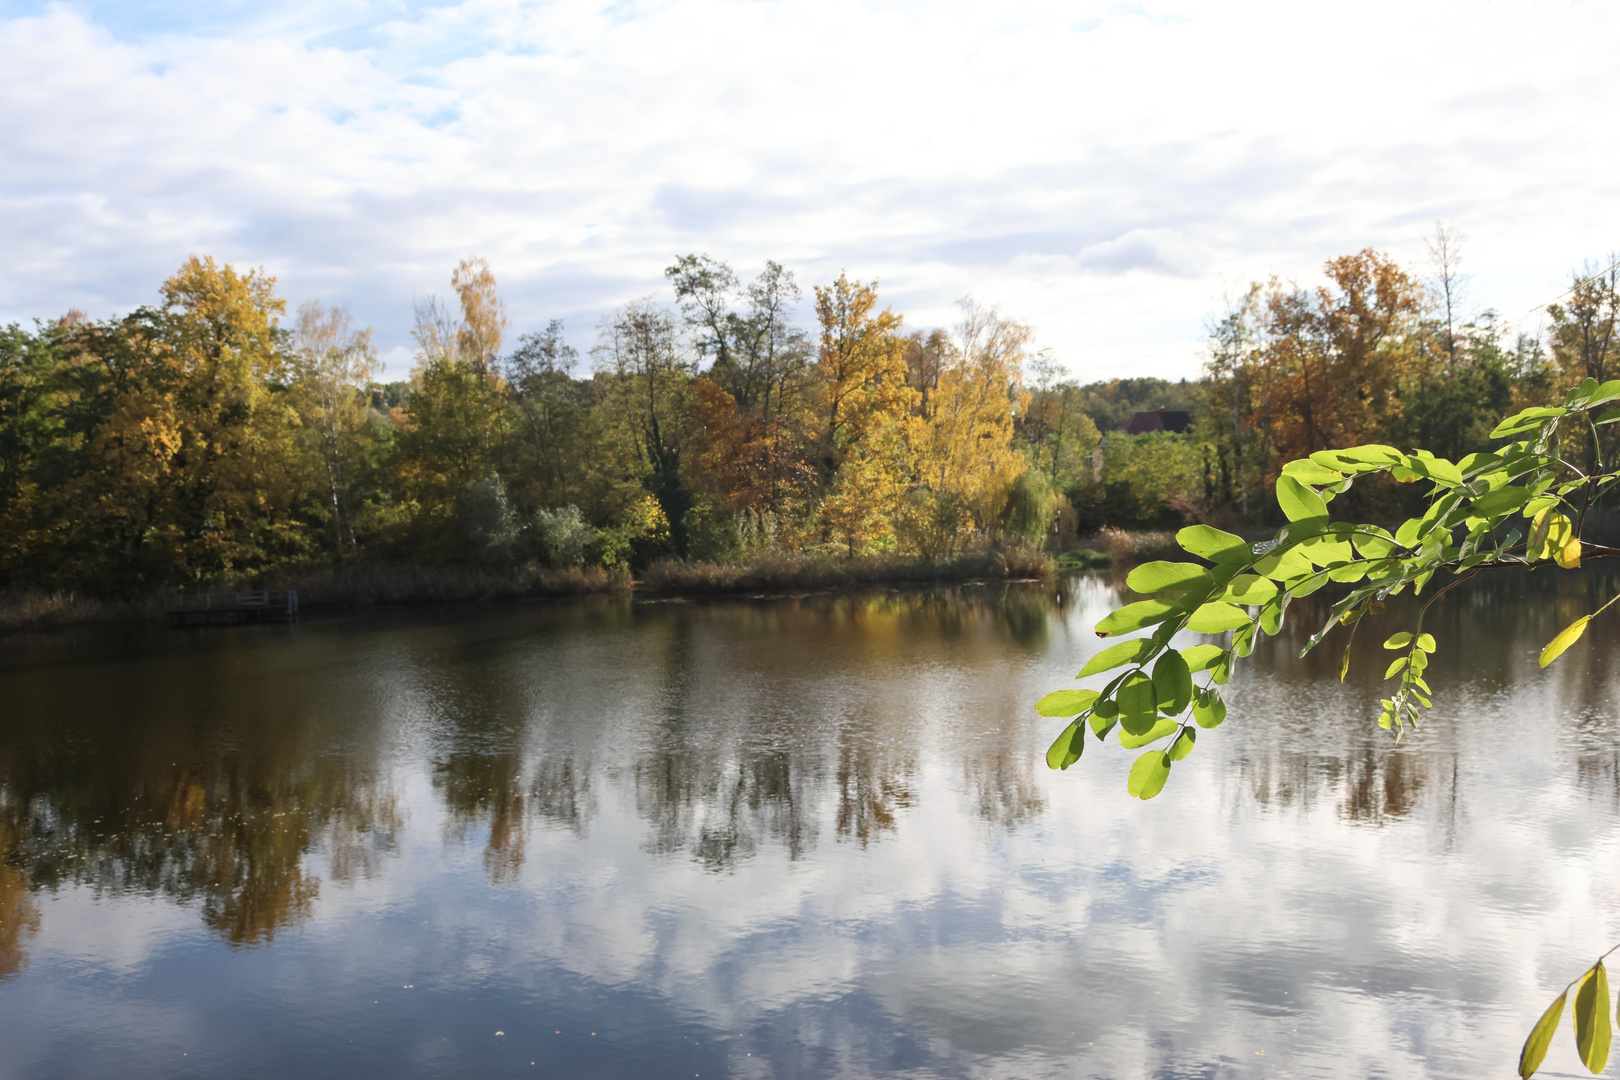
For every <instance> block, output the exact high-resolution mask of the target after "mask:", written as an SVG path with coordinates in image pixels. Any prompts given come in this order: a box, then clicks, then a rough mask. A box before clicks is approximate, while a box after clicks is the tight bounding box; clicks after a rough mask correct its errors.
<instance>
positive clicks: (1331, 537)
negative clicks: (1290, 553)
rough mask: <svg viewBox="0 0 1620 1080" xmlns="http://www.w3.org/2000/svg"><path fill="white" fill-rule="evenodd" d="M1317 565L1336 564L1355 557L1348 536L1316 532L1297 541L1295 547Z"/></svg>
mask: <svg viewBox="0 0 1620 1080" xmlns="http://www.w3.org/2000/svg"><path fill="white" fill-rule="evenodd" d="M1296 550H1298V551H1299V552H1300V554H1302V555H1304V556H1305V557H1306V558H1307V559H1309V560H1310V561H1311V562H1312V563H1314V564H1315V565H1317V566H1324V567H1326V566H1337V565H1338V564H1340V563H1347V562H1349V561H1350V560H1351V559H1353V558H1355V557H1356V554H1355V552H1354V551H1351V550H1350V541H1349V539H1348V538H1346V537H1344V536H1341V535H1339V534H1338V533H1331V532H1325V533H1318V534H1317V535H1316V536H1312V537H1308V538H1307V539H1304V540H1301V541H1300V542H1299V547H1298V548H1297V549H1296Z"/></svg>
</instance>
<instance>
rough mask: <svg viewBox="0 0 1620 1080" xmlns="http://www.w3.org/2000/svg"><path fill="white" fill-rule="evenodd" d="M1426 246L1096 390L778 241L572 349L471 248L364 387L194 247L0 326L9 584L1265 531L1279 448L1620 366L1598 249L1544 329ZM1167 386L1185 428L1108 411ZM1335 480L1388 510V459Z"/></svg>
mask: <svg viewBox="0 0 1620 1080" xmlns="http://www.w3.org/2000/svg"><path fill="white" fill-rule="evenodd" d="M1435 253H1436V267H1435V269H1434V272H1433V273H1432V274H1427V275H1424V274H1420V273H1418V272H1416V271H1413V270H1411V269H1408V268H1404V267H1402V266H1400V265H1399V264H1397V263H1396V262H1395V261H1393V260H1392V259H1390V258H1388V257H1387V256H1385V255H1382V254H1380V253H1378V252H1375V251H1371V250H1367V251H1362V252H1360V253H1358V254H1354V255H1347V256H1344V257H1342V258H1338V259H1334V260H1332V261H1330V262H1329V263H1327V264H1326V266H1325V267H1324V271H1325V274H1324V278H1325V279H1324V281H1323V283H1322V284H1320V285H1317V286H1314V287H1304V286H1300V285H1296V284H1292V283H1285V282H1282V281H1278V280H1275V279H1273V280H1270V281H1266V282H1259V283H1256V284H1254V285H1253V286H1251V287H1250V288H1249V289H1248V290H1247V291H1246V292H1245V293H1244V294H1243V295H1242V296H1241V297H1240V298H1239V299H1238V300H1237V301H1236V302H1235V303H1234V304H1232V305H1231V306H1230V308H1229V309H1228V310H1226V311H1224V312H1222V313H1220V314H1219V315H1218V316H1216V317H1215V318H1213V319H1212V320H1211V324H1210V330H1209V340H1208V344H1207V350H1206V356H1205V360H1206V363H1205V367H1204V373H1203V376H1202V377H1201V378H1200V379H1198V380H1197V381H1190V380H1189V381H1182V382H1174V383H1172V382H1166V381H1163V380H1159V379H1147V378H1143V379H1113V380H1108V381H1105V382H1095V383H1090V384H1087V385H1079V384H1077V383H1076V382H1074V381H1071V380H1066V379H1064V378H1063V377H1062V375H1063V373H1064V368H1063V366H1062V364H1061V363H1060V359H1059V358H1057V357H1054V356H1052V355H1051V354H1050V353H1048V352H1046V351H1034V350H1033V346H1032V342H1033V338H1034V334H1033V330H1032V329H1031V327H1030V326H1028V325H1027V324H1025V323H1022V322H1019V321H1017V320H1015V319H1013V318H1009V317H1008V316H1006V315H1004V314H1003V313H1002V312H1000V311H999V310H997V309H996V308H993V307H986V306H983V305H981V304H978V303H976V302H974V301H972V300H963V301H961V303H960V313H961V314H960V321H959V322H958V323H957V324H956V325H955V326H953V327H951V328H949V329H921V330H911V329H908V328H907V327H906V325H905V323H904V321H903V319H902V317H901V316H900V315H899V314H897V313H895V312H894V311H892V310H890V309H889V308H887V307H883V306H882V305H881V301H880V299H879V296H878V291H877V284H876V282H871V283H868V282H863V281H860V280H857V279H854V278H851V277H849V276H848V275H843V276H840V277H839V278H838V279H837V280H836V281H834V282H832V283H831V284H828V285H826V286H816V287H814V288H813V289H812V295H811V296H810V297H808V298H807V297H804V296H803V295H801V292H800V289H799V287H798V285H797V284H796V282H795V280H794V277H793V275H792V274H791V273H790V272H789V271H787V270H786V269H784V268H783V267H782V266H780V265H778V264H776V263H774V262H767V263H766V264H765V267H764V269H763V270H762V271H761V272H760V273H759V274H758V275H757V276H756V277H754V278H752V279H751V280H743V279H741V278H739V277H738V276H737V275H736V274H735V273H734V272H733V270H732V269H731V268H730V267H729V266H727V265H726V264H725V263H723V262H720V261H718V260H714V259H711V258H709V257H707V256H701V255H689V256H685V257H683V258H680V259H678V260H676V262H675V263H674V264H673V265H672V266H670V267H669V268H668V270H667V271H666V275H667V278H668V280H669V284H670V287H671V293H670V295H669V296H668V297H667V301H668V302H658V301H656V300H653V299H649V300H645V301H638V302H635V303H632V304H628V305H626V306H625V307H623V308H621V309H619V310H617V311H615V312H613V313H611V314H610V315H608V316H607V317H605V318H604V319H603V320H602V322H601V324H600V326H599V328H598V331H597V336H596V344H595V345H594V347H593V348H592V349H591V350H590V355H589V357H588V358H581V357H580V356H578V355H577V354H576V352H575V350H573V349H572V348H570V347H569V346H568V345H567V344H566V342H565V340H564V337H563V327H562V324H561V323H560V322H557V321H552V322H551V323H550V325H549V326H547V327H546V329H544V330H541V331H539V332H536V333H530V334H525V335H523V336H521V337H519V338H518V339H517V340H516V341H509V340H508V334H507V329H508V325H509V322H508V317H507V313H506V309H505V306H504V304H503V302H502V300H501V298H500V295H499V292H498V289H497V285H496V280H495V277H494V275H493V273H492V272H491V270H490V268H489V266H488V265H487V264H486V263H485V262H484V261H483V260H482V259H477V258H473V259H468V260H465V261H463V262H462V263H461V265H460V266H459V267H457V268H456V270H455V272H454V274H453V275H452V277H451V285H452V288H453V294H454V299H453V300H452V301H450V302H444V301H441V300H439V299H436V298H435V299H429V300H427V301H424V302H419V303H418V304H417V306H416V312H415V326H414V331H413V333H414V339H415V342H416V346H417V351H416V360H415V364H414V367H413V370H412V371H411V373H410V377H409V378H408V379H407V380H404V381H400V382H391V383H387V384H383V383H380V382H378V381H377V378H376V376H377V372H378V366H379V365H378V360H377V354H376V350H375V348H374V347H373V344H372V340H371V331H370V330H369V329H362V328H359V327H357V326H356V325H355V324H354V322H353V320H352V319H351V317H350V316H349V314H348V313H347V312H346V311H345V310H344V309H342V308H334V307H329V306H326V305H324V304H322V303H321V302H320V301H319V300H310V301H307V302H305V303H304V304H302V305H301V306H300V307H299V308H298V309H297V311H296V312H295V313H294V314H293V316H292V317H291V318H290V319H288V318H287V317H286V305H285V302H284V301H283V300H282V299H281V298H279V297H278V296H277V295H276V293H275V282H274V280H273V279H272V278H269V277H267V276H265V274H264V273H263V272H262V271H258V270H250V271H245V272H244V271H239V270H237V269H235V268H233V267H231V266H229V265H226V266H221V265H218V264H216V262H215V261H214V260H213V259H211V258H195V257H194V258H192V259H190V260H188V261H187V262H186V264H185V265H184V266H182V267H181V268H180V269H179V270H178V271H177V272H176V273H175V274H174V276H172V277H171V278H169V280H168V281H166V282H164V283H163V285H162V287H161V289H160V290H159V294H158V301H157V303H155V304H154V305H152V306H150V307H143V308H140V309H138V310H136V311H134V312H131V313H130V314H128V315H125V316H123V317H120V318H111V319H106V320H101V321H97V320H94V319H91V318H89V317H87V316H86V315H84V314H83V313H81V312H77V311H74V312H69V313H68V314H67V315H65V316H63V317H61V318H57V319H54V320H51V321H48V322H45V321H41V322H36V323H35V324H34V326H33V328H32V329H29V328H25V327H22V326H19V325H15V324H13V325H11V326H9V327H7V328H5V329H4V330H3V331H0V585H3V586H4V587H6V588H10V589H79V590H84V591H85V592H87V593H93V594H99V595H105V596H129V595H136V594H140V593H142V592H149V591H151V590H153V589H157V588H166V587H175V586H195V585H207V584H214V583H237V582H245V581H251V580H253V579H255V578H256V577H260V576H262V575H264V574H266V573H270V572H274V571H278V570H285V569H287V568H296V567H302V566H313V565H330V564H335V563H344V562H348V561H358V562H364V563H373V564H384V563H411V564H418V565H427V566H433V565H464V564H480V565H490V566H513V565H532V564H540V565H547V566H552V567H570V566H583V565H601V566H607V567H618V566H629V567H634V568H641V567H645V566H647V565H649V564H650V563H652V562H653V561H656V560H659V559H664V558H677V559H689V560H708V561H714V562H722V563H730V564H733V565H742V564H746V563H748V562H749V561H751V560H755V559H758V558H760V557H762V556H763V555H766V554H769V553H773V552H790V553H800V554H819V555H823V556H825V557H841V556H848V555H861V554H872V553H880V552H888V553H895V554H899V555H909V556H913V557H915V558H917V559H919V560H925V561H938V560H943V559H947V558H949V557H951V556H953V555H955V554H958V553H961V552H965V551H972V550H980V551H982V550H985V549H986V548H991V547H995V546H998V545H1013V544H1021V545H1036V546H1046V547H1048V548H1053V547H1063V546H1067V545H1072V544H1074V543H1075V542H1077V541H1078V540H1079V539H1080V538H1082V537H1085V536H1087V535H1089V534H1091V533H1094V532H1095V531H1097V530H1098V529H1100V528H1102V527H1104V526H1112V527H1115V528H1122V529H1150V528H1162V527H1169V526H1174V525H1177V524H1180V523H1183V522H1186V521H1191V520H1214V521H1219V522H1222V523H1225V524H1227V525H1229V526H1234V527H1235V526H1240V525H1242V524H1244V523H1250V524H1256V525H1258V524H1263V523H1265V522H1266V521H1267V514H1268V513H1270V512H1273V511H1272V510H1271V509H1270V502H1271V500H1270V499H1269V484H1270V482H1271V481H1272V480H1273V479H1274V478H1275V477H1276V475H1277V472H1278V470H1279V469H1280V467H1281V465H1282V464H1283V463H1284V462H1285V461H1288V460H1290V459H1292V458H1294V457H1298V456H1301V455H1304V454H1307V453H1309V452H1311V451H1313V450H1318V449H1328V448H1335V447H1342V446H1346V445H1351V444H1355V443H1361V442H1384V443H1393V444H1397V445H1399V446H1402V447H1403V448H1410V447H1422V448H1426V449H1428V450H1431V451H1433V452H1434V453H1436V454H1440V455H1442V456H1449V457H1456V456H1459V455H1461V454H1463V453H1466V452H1468V451H1471V450H1476V449H1481V448H1484V447H1485V446H1486V445H1487V444H1488V438H1487V436H1488V433H1489V432H1490V430H1491V428H1492V427H1493V426H1494V425H1495V424H1496V422H1497V421H1498V420H1499V419H1500V418H1501V417H1502V416H1504V415H1507V414H1509V413H1512V412H1514V411H1516V410H1518V409H1521V408H1523V407H1525V406H1528V405H1534V404H1539V403H1543V402H1546V401H1549V400H1551V399H1552V397H1553V396H1555V394H1556V393H1557V392H1558V391H1559V390H1561V389H1562V388H1563V387H1565V386H1568V385H1572V384H1574V383H1576V382H1578V381H1580V380H1581V379H1583V378H1586V377H1593V378H1597V379H1599V380H1603V379H1606V378H1608V377H1610V376H1611V375H1613V374H1615V370H1614V369H1615V367H1616V365H1615V362H1614V361H1615V354H1616V351H1617V349H1620V344H1617V343H1616V341H1615V329H1616V318H1617V314H1620V311H1617V306H1620V274H1617V271H1616V270H1615V268H1613V267H1610V268H1608V269H1607V270H1604V271H1602V272H1597V273H1594V272H1592V270H1588V271H1585V272H1582V273H1578V274H1576V275H1575V276H1574V282H1573V285H1572V286H1570V287H1569V288H1567V290H1566V291H1565V292H1564V293H1563V294H1562V295H1561V296H1560V297H1559V299H1558V301H1557V302H1555V303H1552V304H1550V305H1549V306H1548V307H1547V308H1546V309H1545V316H1544V326H1545V333H1544V334H1541V335H1529V334H1524V333H1516V332H1510V331H1509V330H1508V329H1507V328H1505V327H1504V325H1503V323H1502V322H1501V320H1500V319H1499V318H1498V317H1497V315H1496V314H1495V313H1493V312H1490V311H1484V312H1483V313H1480V314H1473V315H1464V314H1463V313H1462V302H1461V296H1460V292H1461V284H1462V280H1463V279H1462V278H1460V277H1459V275H1458V274H1457V273H1456V260H1455V254H1456V253H1455V249H1454V245H1452V244H1450V243H1449V241H1448V239H1447V237H1446V235H1445V233H1444V232H1443V231H1442V232H1440V233H1439V234H1438V241H1437V244H1436V247H1435ZM1557 288H1558V285H1557V284H1556V283H1550V285H1549V293H1551V292H1553V291H1554V290H1556V289H1557ZM807 300H808V301H809V307H810V309H811V312H810V313H811V314H813V318H814V322H813V325H810V326H808V327H807V326H806V325H804V323H803V322H802V321H801V309H802V308H803V307H804V306H805V303H806V301H807ZM1159 408H1165V409H1168V410H1171V411H1173V412H1185V413H1187V414H1189V416H1190V425H1189V426H1187V427H1186V430H1184V431H1165V432H1148V433H1144V434H1135V435H1126V434H1124V433H1122V432H1121V430H1120V429H1121V428H1122V427H1124V426H1125V425H1126V423H1127V422H1128V421H1129V420H1130V418H1131V417H1132V415H1133V414H1135V413H1137V412H1141V411H1148V410H1155V409H1159ZM1177 426H1179V425H1177ZM1605 437H1606V438H1608V436H1605ZM1600 449H1604V452H1608V450H1607V449H1605V448H1604V447H1597V446H1579V447H1575V446H1572V447H1571V448H1569V450H1568V452H1569V453H1570V454H1573V455H1576V456H1577V458H1578V457H1579V456H1580V455H1592V454H1596V453H1598V452H1599V450H1600ZM1354 494H1355V496H1356V497H1357V498H1358V499H1360V500H1361V501H1362V503H1363V506H1362V509H1363V511H1364V512H1367V513H1372V514H1375V515H1376V514H1377V513H1379V512H1381V511H1388V512H1389V513H1392V514H1393V513H1396V512H1399V510H1400V509H1401V508H1402V499H1403V493H1402V491H1400V490H1397V489H1395V488H1394V487H1390V488H1388V489H1377V490H1368V491H1365V492H1362V491H1358V492H1356V493H1354Z"/></svg>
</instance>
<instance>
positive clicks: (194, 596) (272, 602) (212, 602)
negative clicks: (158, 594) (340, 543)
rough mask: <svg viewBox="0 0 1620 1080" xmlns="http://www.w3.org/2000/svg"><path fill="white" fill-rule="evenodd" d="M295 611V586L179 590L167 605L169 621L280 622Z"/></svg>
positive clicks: (296, 598)
mask: <svg viewBox="0 0 1620 1080" xmlns="http://www.w3.org/2000/svg"><path fill="white" fill-rule="evenodd" d="M297 615H298V590H296V589H287V590H285V591H281V590H271V589H259V590H256V591H249V592H201V593H181V594H180V598H179V600H178V602H177V603H176V604H175V605H174V606H172V607H170V608H169V610H168V618H169V622H170V623H171V624H172V625H176V626H188V625H207V624H210V623H231V622H283V621H290V620H292V619H294V618H296V617H297Z"/></svg>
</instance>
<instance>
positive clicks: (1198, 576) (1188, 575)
mask: <svg viewBox="0 0 1620 1080" xmlns="http://www.w3.org/2000/svg"><path fill="white" fill-rule="evenodd" d="M1125 584H1126V585H1128V586H1129V587H1130V588H1131V589H1132V590H1134V591H1136V592H1139V593H1156V592H1167V591H1169V590H1172V589H1174V590H1176V591H1178V592H1183V591H1185V590H1187V589H1197V588H1203V589H1207V588H1210V587H1211V586H1213V585H1214V584H1215V579H1214V578H1213V577H1211V576H1210V573H1209V571H1208V570H1205V569H1204V568H1203V567H1202V566H1199V565H1198V564H1196V563H1185V562H1148V563H1143V564H1142V565H1141V566H1138V567H1137V568H1136V569H1134V570H1132V571H1131V572H1130V573H1129V574H1128V575H1127V576H1126V578H1125Z"/></svg>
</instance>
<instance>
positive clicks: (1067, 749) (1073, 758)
mask: <svg viewBox="0 0 1620 1080" xmlns="http://www.w3.org/2000/svg"><path fill="white" fill-rule="evenodd" d="M1085 750H1086V729H1085V725H1083V724H1081V723H1080V721H1078V720H1076V721H1075V722H1074V723H1072V724H1070V725H1069V726H1068V727H1066V728H1064V729H1063V734H1061V735H1059V736H1058V737H1057V738H1056V739H1053V740H1052V745H1051V747H1050V748H1048V749H1047V751H1046V766H1047V768H1049V769H1067V768H1068V767H1069V766H1070V765H1073V764H1074V763H1075V762H1077V761H1079V760H1080V755H1081V754H1083V753H1085Z"/></svg>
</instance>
